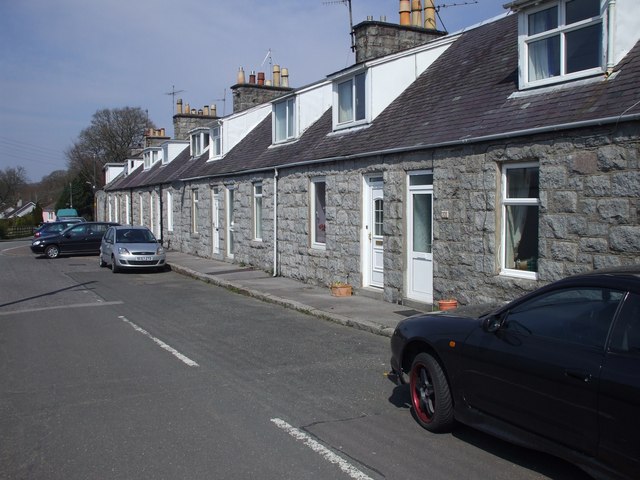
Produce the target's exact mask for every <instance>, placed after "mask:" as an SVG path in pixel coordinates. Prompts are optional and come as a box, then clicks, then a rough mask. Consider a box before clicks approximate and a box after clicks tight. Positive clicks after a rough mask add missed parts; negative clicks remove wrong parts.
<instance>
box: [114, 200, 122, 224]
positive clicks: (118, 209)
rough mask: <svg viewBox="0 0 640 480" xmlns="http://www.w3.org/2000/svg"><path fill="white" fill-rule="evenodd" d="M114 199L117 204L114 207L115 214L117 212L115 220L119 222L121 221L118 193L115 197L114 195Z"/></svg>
mask: <svg viewBox="0 0 640 480" xmlns="http://www.w3.org/2000/svg"><path fill="white" fill-rule="evenodd" d="M113 200H114V204H115V207H114V209H113V211H114V214H115V215H114V217H113V221H114V222H116V223H118V222H119V221H120V220H119V217H120V197H118V194H116V195H115V197H113Z"/></svg>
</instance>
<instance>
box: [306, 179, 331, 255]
mask: <svg viewBox="0 0 640 480" xmlns="http://www.w3.org/2000/svg"><path fill="white" fill-rule="evenodd" d="M320 183H322V184H324V211H323V215H324V222H320V225H324V229H322V228H321V227H320V226H319V224H318V221H319V220H320V219H319V218H318V215H316V210H317V205H316V193H317V192H316V191H317V185H318V184H320ZM326 212H327V182H326V179H325V177H314V178H312V179H311V181H310V184H309V219H310V221H309V232H310V234H311V248H317V249H321V250H324V249H326V248H327V238H326V233H327V221H326ZM316 229H320V230H322V231H324V237H325V238H324V241H322V240H321V239H318V238H317V237H318V235H317V233H316Z"/></svg>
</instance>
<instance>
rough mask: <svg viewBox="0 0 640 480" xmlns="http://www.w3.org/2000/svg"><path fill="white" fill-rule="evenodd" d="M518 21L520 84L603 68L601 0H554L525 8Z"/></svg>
mask: <svg viewBox="0 0 640 480" xmlns="http://www.w3.org/2000/svg"><path fill="white" fill-rule="evenodd" d="M520 21H521V23H520V29H521V35H520V52H521V58H520V66H521V69H520V71H521V84H522V86H535V85H544V84H548V83H554V82H557V81H563V80H566V79H570V78H576V77H582V76H585V75H589V74H594V73H601V72H602V65H603V47H602V45H603V27H602V24H603V22H602V15H601V7H600V0H557V1H555V2H551V3H546V4H544V5H543V6H540V7H536V8H532V9H530V10H525V11H524V12H523V13H522V16H521V20H520Z"/></svg>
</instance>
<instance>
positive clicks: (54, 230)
mask: <svg viewBox="0 0 640 480" xmlns="http://www.w3.org/2000/svg"><path fill="white" fill-rule="evenodd" d="M80 222H84V219H83V218H77V219H70V220H64V221H60V222H49V223H44V224H42V225H40V226H39V227H38V229H37V230H36V231H35V232H34V233H33V238H40V237H46V236H48V235H58V234H59V233H60V232H62V231H63V230H64V229H65V228H69V227H70V226H71V225H75V224H76V223H80Z"/></svg>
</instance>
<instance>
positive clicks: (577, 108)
mask: <svg viewBox="0 0 640 480" xmlns="http://www.w3.org/2000/svg"><path fill="white" fill-rule="evenodd" d="M517 34H518V27H517V15H508V16H506V17H503V18H501V19H499V20H497V21H495V22H493V23H488V24H484V25H482V26H480V27H478V28H475V29H472V30H469V31H467V32H464V33H462V35H461V37H460V38H459V39H458V40H457V41H455V42H454V43H453V44H452V45H451V46H450V47H449V48H448V49H447V50H446V51H445V52H444V53H443V54H442V55H441V56H440V57H439V58H438V59H437V60H436V61H435V62H434V63H433V64H432V65H431V66H430V67H429V68H428V69H427V70H426V71H425V72H424V73H423V74H422V75H421V76H420V77H419V78H418V79H417V80H416V81H415V82H414V83H413V84H412V85H410V86H409V87H408V88H407V89H406V90H405V91H404V92H403V93H402V94H401V95H400V96H399V97H398V98H397V99H396V100H395V101H394V102H392V103H391V104H390V105H389V106H388V107H387V108H386V109H385V110H384V111H383V112H382V113H381V114H380V115H379V116H378V118H376V119H375V120H374V121H373V122H372V123H371V125H369V126H368V127H367V128H361V129H354V130H352V131H344V132H339V133H333V134H331V130H332V118H331V109H328V110H327V111H326V112H325V113H324V114H323V115H322V116H321V118H320V119H319V120H318V121H317V122H315V123H314V124H313V125H312V126H311V127H310V128H309V129H308V130H307V131H306V132H304V133H303V135H302V136H301V137H300V138H299V139H298V140H297V141H295V142H291V143H287V144H284V145H279V146H271V116H270V115H269V116H268V117H267V118H265V119H264V120H263V121H262V122H261V123H260V124H259V125H258V126H257V127H256V128H254V129H253V130H252V131H251V132H250V133H249V134H248V135H247V136H246V137H245V138H244V139H243V140H242V141H241V142H240V143H239V144H238V145H237V146H236V147H235V148H234V149H232V150H231V151H230V152H228V153H227V155H226V156H225V157H224V158H223V159H221V160H215V161H210V162H208V161H207V158H208V154H205V155H203V156H202V157H201V158H199V159H193V160H190V159H189V152H188V150H189V149H188V148H186V149H185V151H184V152H183V153H182V154H180V155H179V156H178V157H177V158H176V159H175V160H173V161H172V162H171V163H170V164H169V165H166V166H158V165H156V166H154V167H153V168H152V169H150V170H149V171H148V172H144V171H141V172H138V171H136V172H134V173H133V174H131V175H129V177H127V178H128V179H129V180H128V181H127V180H125V181H122V182H120V183H117V184H116V183H114V184H113V185H111V186H110V188H109V190H112V189H121V188H133V187H135V186H143V185H152V184H161V183H169V182H170V181H171V180H173V179H194V178H200V177H207V176H219V175H225V174H237V173H242V172H247V171H255V170H260V169H268V168H272V167H276V166H279V167H284V166H286V165H292V164H296V163H304V162H313V161H323V160H331V159H340V158H345V157H349V156H366V155H367V154H376V153H380V152H384V151H392V150H394V149H403V148H406V149H412V148H427V147H430V146H438V145H443V144H456V143H460V144H462V143H466V142H469V141H471V140H473V139H475V140H477V141H480V140H482V138H485V137H490V136H496V135H505V134H510V133H511V134H518V132H522V131H526V130H530V129H543V128H555V127H559V126H562V125H564V126H569V125H572V124H575V123H576V122H586V121H594V120H598V119H605V118H616V117H619V116H621V115H622V114H623V113H624V114H631V113H633V114H636V115H637V114H640V107H639V106H638V105H634V104H636V102H639V101H640V89H638V85H639V84H640V43H638V44H636V46H635V47H634V48H633V49H632V50H631V51H630V52H629V54H628V55H627V56H626V57H625V58H624V59H623V60H622V61H621V62H620V64H619V65H617V66H616V68H615V71H614V74H613V75H612V76H611V77H610V78H609V79H608V80H606V81H604V80H596V81H591V82H584V81H578V82H572V83H567V84H565V85H563V86H561V87H558V86H556V87H547V88H543V89H539V90H532V91H528V92H526V93H525V94H518V95H513V94H515V93H517V92H518V39H517ZM630 107H633V108H630ZM116 187H117V188H116Z"/></svg>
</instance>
